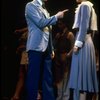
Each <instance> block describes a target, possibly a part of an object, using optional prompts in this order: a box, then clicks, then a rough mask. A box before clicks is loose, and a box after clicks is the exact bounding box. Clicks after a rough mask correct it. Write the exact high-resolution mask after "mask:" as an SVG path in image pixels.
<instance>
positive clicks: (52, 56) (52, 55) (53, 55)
mask: <svg viewBox="0 0 100 100" xmlns="http://www.w3.org/2000/svg"><path fill="white" fill-rule="evenodd" d="M54 57H55V53H54V51H52V54H51V58H52V59H53V58H54Z"/></svg>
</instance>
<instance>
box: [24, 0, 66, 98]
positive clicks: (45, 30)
mask: <svg viewBox="0 0 100 100" xmlns="http://www.w3.org/2000/svg"><path fill="white" fill-rule="evenodd" d="M44 1H47V0H34V1H32V2H29V3H28V4H27V5H26V8H25V17H26V21H27V25H28V31H29V32H28V40H27V47H26V50H27V52H28V57H29V66H28V72H27V79H26V89H27V100H36V98H37V94H38V88H39V80H40V75H41V74H40V70H41V68H42V69H43V73H42V75H41V77H42V92H43V95H42V97H43V100H55V97H54V94H53V86H52V85H53V82H52V72H51V67H52V59H51V53H52V49H53V48H52V38H51V33H50V25H53V24H55V23H56V22H57V19H59V18H63V16H64V12H65V11H67V10H64V11H60V12H58V13H57V14H56V15H54V16H51V17H49V13H48V12H47V10H46V9H44V8H43V7H42V5H43V4H44ZM53 54H54V53H53ZM52 57H53V56H52Z"/></svg>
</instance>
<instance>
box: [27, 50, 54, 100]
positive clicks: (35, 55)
mask: <svg viewBox="0 0 100 100" xmlns="http://www.w3.org/2000/svg"><path fill="white" fill-rule="evenodd" d="M28 56H29V66H28V72H27V79H26V90H27V100H37V99H36V98H37V94H38V88H39V80H40V76H42V77H41V78H42V93H43V95H42V96H43V100H55V97H54V91H53V82H52V72H51V67H52V60H51V57H50V54H49V53H48V52H44V53H43V52H37V51H32V50H31V51H29V52H28ZM41 68H42V69H43V73H42V75H41V74H40V70H41Z"/></svg>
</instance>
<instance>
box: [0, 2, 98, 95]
mask: <svg viewBox="0 0 100 100" xmlns="http://www.w3.org/2000/svg"><path fill="white" fill-rule="evenodd" d="M29 1H31V0H2V1H1V32H0V34H1V39H0V40H1V80H0V82H1V88H0V90H1V96H2V97H11V96H12V94H13V92H14V89H15V85H16V82H17V79H18V70H19V59H18V55H16V48H17V46H18V40H17V39H18V37H16V35H15V34H14V31H15V30H16V29H20V28H23V27H25V26H26V21H25V17H24V9H25V5H26V3H27V2H29ZM91 1H92V2H93V3H94V7H95V9H96V13H97V15H99V3H98V1H99V0H91ZM46 6H47V9H48V11H49V12H50V13H51V15H53V14H55V13H57V12H58V11H59V10H63V9H69V16H68V17H69V19H68V20H70V21H71V23H72V22H73V14H74V10H75V7H76V1H75V0H49V1H48V2H47V5H46ZM98 22H99V17H98ZM71 23H69V24H70V25H71ZM98 26H99V23H98Z"/></svg>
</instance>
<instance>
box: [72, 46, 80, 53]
mask: <svg viewBox="0 0 100 100" xmlns="http://www.w3.org/2000/svg"><path fill="white" fill-rule="evenodd" d="M78 51H79V47H77V46H75V45H74V48H73V52H74V53H78Z"/></svg>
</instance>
